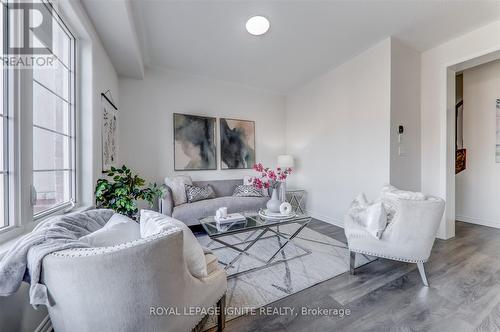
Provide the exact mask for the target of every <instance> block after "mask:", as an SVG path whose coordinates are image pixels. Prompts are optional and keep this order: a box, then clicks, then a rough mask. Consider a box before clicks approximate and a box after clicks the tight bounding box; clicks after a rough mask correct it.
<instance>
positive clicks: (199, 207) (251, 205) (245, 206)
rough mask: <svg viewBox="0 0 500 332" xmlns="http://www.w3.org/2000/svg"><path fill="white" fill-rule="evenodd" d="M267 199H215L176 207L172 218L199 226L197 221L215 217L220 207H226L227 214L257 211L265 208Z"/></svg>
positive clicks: (233, 197)
mask: <svg viewBox="0 0 500 332" xmlns="http://www.w3.org/2000/svg"><path fill="white" fill-rule="evenodd" d="M268 200H269V197H235V196H226V197H217V198H214V199H207V200H203V201H198V202H194V203H188V204H182V205H179V206H176V207H175V208H174V211H173V212H172V217H174V218H176V219H178V220H180V221H182V222H184V223H186V224H187V225H197V224H199V219H201V218H205V217H209V216H213V215H215V211H216V210H217V209H218V208H220V207H223V206H225V207H227V212H228V213H235V212H250V211H258V210H259V209H262V208H264V207H265V205H266V203H267V201H268Z"/></svg>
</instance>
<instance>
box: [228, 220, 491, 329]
mask: <svg viewBox="0 0 500 332" xmlns="http://www.w3.org/2000/svg"><path fill="white" fill-rule="evenodd" d="M311 228H313V229H315V230H317V231H319V232H321V233H323V234H327V235H330V236H332V237H334V238H336V239H338V240H340V241H345V236H344V231H343V230H342V229H341V228H338V227H335V226H332V225H329V224H326V223H322V222H320V221H314V222H312V223H311ZM426 268H427V276H428V278H429V283H430V288H427V287H424V286H423V285H422V282H421V280H420V276H419V274H418V270H417V269H416V265H414V264H405V263H399V262H393V261H389V260H384V259H379V260H377V261H374V262H372V263H370V264H367V265H365V266H363V267H360V268H359V269H357V271H356V273H357V274H356V275H354V276H352V275H349V274H348V273H344V274H342V275H340V276H337V277H335V278H332V279H330V280H327V281H325V282H322V283H320V284H318V285H316V286H313V287H310V288H308V289H305V290H303V291H301V292H298V293H295V294H293V295H291V296H288V297H286V298H284V299H281V300H279V301H276V302H274V303H272V304H270V305H269V307H271V308H280V307H281V308H283V307H292V308H295V310H296V312H297V311H299V310H301V308H302V307H308V308H317V307H319V308H344V309H349V310H350V315H349V316H344V317H343V318H338V317H332V316H308V315H296V316H295V315H281V316H280V315H256V316H243V317H239V318H237V319H234V320H232V321H230V322H228V323H227V324H226V330H225V331H311V332H320V331H356V332H358V331H460V332H461V331H500V230H499V229H494V228H489V227H483V226H476V225H472V224H466V223H460V222H457V225H456V237H455V238H453V239H451V240H448V241H441V240H436V243H435V245H434V248H433V250H432V254H431V258H430V261H429V262H428V263H427V264H426Z"/></svg>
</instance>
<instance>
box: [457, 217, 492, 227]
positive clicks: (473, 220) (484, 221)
mask: <svg viewBox="0 0 500 332" xmlns="http://www.w3.org/2000/svg"><path fill="white" fill-rule="evenodd" d="M455 219H456V220H458V221H463V222H468V223H471V224H476V225H481V226H488V227H493V228H500V221H495V220H488V219H480V218H473V217H465V216H456V217H455Z"/></svg>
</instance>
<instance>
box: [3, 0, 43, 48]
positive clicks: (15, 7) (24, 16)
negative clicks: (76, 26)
mask: <svg viewBox="0 0 500 332" xmlns="http://www.w3.org/2000/svg"><path fill="white" fill-rule="evenodd" d="M7 8H8V15H9V18H8V19H9V21H12V22H19V27H20V28H21V30H22V31H20V33H19V34H18V37H17V38H16V36H15V35H14V34H15V32H13V31H10V35H9V45H8V54H9V55H35V54H50V53H51V51H50V50H52V7H51V6H50V5H49V4H47V5H46V4H44V3H42V2H37V1H35V2H9V3H8V7H7ZM35 36H36V37H35Z"/></svg>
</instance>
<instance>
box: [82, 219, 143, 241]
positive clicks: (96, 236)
mask: <svg viewBox="0 0 500 332" xmlns="http://www.w3.org/2000/svg"><path fill="white" fill-rule="evenodd" d="M140 238H141V233H140V226H139V224H138V223H137V222H135V221H133V220H132V219H130V218H129V217H127V216H124V215H121V214H119V213H115V214H113V216H112V217H111V218H110V219H109V220H108V222H107V223H106V224H105V225H104V226H103V227H102V228H101V229H98V230H97V231H95V232H93V233H90V234H87V235H85V236H82V237H81V238H80V241H83V242H87V243H88V244H89V245H90V246H92V247H111V246H116V245H118V244H122V243H125V242H130V241H134V240H138V239H140Z"/></svg>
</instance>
